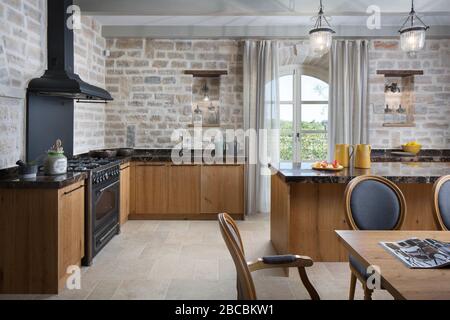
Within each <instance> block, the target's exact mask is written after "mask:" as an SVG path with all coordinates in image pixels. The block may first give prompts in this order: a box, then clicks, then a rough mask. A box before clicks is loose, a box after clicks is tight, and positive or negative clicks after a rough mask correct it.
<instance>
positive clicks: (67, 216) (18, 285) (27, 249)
mask: <svg viewBox="0 0 450 320" xmlns="http://www.w3.org/2000/svg"><path fill="white" fill-rule="evenodd" d="M84 188H85V187H84V180H82V181H79V182H76V183H74V184H71V185H70V186H67V187H64V188H61V189H39V188H36V189H34V188H32V189H27V188H17V189H16V188H11V189H0V208H1V210H0V293H1V294H56V293H58V292H59V291H60V290H61V289H62V288H63V287H64V285H65V281H66V279H67V277H68V274H67V268H68V267H69V266H72V265H76V266H79V265H80V264H81V259H82V258H83V256H84V197H85V190H84Z"/></svg>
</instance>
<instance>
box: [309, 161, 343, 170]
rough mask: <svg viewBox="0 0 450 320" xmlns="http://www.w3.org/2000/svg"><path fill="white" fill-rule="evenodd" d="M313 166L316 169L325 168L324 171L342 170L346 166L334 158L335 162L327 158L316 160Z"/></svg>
mask: <svg viewBox="0 0 450 320" xmlns="http://www.w3.org/2000/svg"><path fill="white" fill-rule="evenodd" d="M312 168H313V169H314V170H323V171H341V170H343V169H344V167H343V166H341V165H340V164H339V162H338V161H337V160H334V161H333V162H328V161H325V160H324V161H319V162H315V163H313V165H312Z"/></svg>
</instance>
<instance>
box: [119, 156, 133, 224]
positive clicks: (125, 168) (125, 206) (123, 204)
mask: <svg viewBox="0 0 450 320" xmlns="http://www.w3.org/2000/svg"><path fill="white" fill-rule="evenodd" d="M130 178H131V167H130V163H125V164H122V165H121V166H120V224H121V225H123V224H124V223H125V222H127V220H128V215H129V214H130Z"/></svg>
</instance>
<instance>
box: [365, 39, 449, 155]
mask: <svg viewBox="0 0 450 320" xmlns="http://www.w3.org/2000/svg"><path fill="white" fill-rule="evenodd" d="M369 54H370V71H369V85H370V89H369V90H370V92H369V99H370V101H369V108H370V110H369V115H370V118H369V142H370V143H371V144H372V145H373V147H374V148H398V147H399V146H400V145H401V144H403V143H406V142H408V141H412V140H417V141H419V142H420V143H421V144H422V145H423V148H425V149H448V148H449V147H450V40H449V39H446V40H444V39H441V40H427V43H426V48H425V50H424V51H421V52H419V53H418V54H417V57H414V58H410V57H408V55H407V54H406V53H404V52H402V51H401V49H400V46H399V41H397V40H373V41H371V45H370V52H369ZM380 69H383V70H423V71H424V75H423V76H415V85H414V91H415V92H414V95H415V115H414V118H415V123H416V127H411V128H386V127H383V122H384V115H383V114H382V113H381V114H375V113H374V108H377V109H378V110H380V109H381V110H382V109H384V107H385V95H384V85H385V79H384V76H383V75H377V74H376V72H377V70H380Z"/></svg>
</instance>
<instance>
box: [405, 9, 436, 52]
mask: <svg viewBox="0 0 450 320" xmlns="http://www.w3.org/2000/svg"><path fill="white" fill-rule="evenodd" d="M411 2H412V3H411V12H410V13H409V16H408V18H407V19H406V21H405V23H403V25H402V27H401V28H400V30H399V32H400V46H401V48H402V50H403V51H405V52H407V53H408V54H411V55H414V54H415V53H416V52H417V51H420V50H422V49H423V48H424V46H425V37H426V31H427V30H428V29H429V28H430V27H429V26H427V25H426V24H425V23H424V22H423V21H422V20H421V19H420V18H419V17H418V16H417V15H416V12H415V11H414V0H412V1H411Z"/></svg>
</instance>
